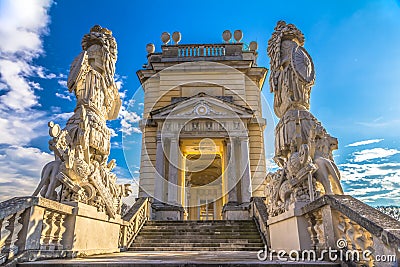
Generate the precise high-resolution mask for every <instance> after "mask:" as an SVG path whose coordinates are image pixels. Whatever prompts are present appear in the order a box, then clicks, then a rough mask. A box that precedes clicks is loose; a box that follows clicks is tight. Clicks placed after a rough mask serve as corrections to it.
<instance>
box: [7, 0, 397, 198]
mask: <svg viewBox="0 0 400 267" xmlns="http://www.w3.org/2000/svg"><path fill="white" fill-rule="evenodd" d="M278 20H286V21H287V22H288V23H294V24H296V25H297V27H298V28H300V29H301V30H302V31H303V33H304V34H305V37H306V43H305V47H306V49H307V50H308V51H309V53H310V54H311V56H312V58H313V60H314V64H315V67H316V73H317V79H316V85H315V86H314V87H313V91H312V95H311V111H312V112H313V113H314V114H315V116H316V117H317V118H318V119H319V120H320V121H322V122H323V124H324V126H325V127H326V128H327V130H328V131H329V132H330V133H331V134H332V135H333V136H335V137H337V138H339V150H338V151H337V152H335V158H336V161H337V163H338V165H339V167H340V169H341V170H342V184H343V185H344V189H345V191H346V193H347V194H350V195H353V196H355V197H358V198H359V199H361V200H363V201H365V202H367V203H369V204H372V205H391V204H395V205H400V139H399V137H400V104H399V103H400V94H399V93H398V90H399V89H400V4H399V1H390V0H383V1H367V0H363V1H252V2H246V1H219V2H215V1H201V2H193V3H192V2H190V1H173V2H171V1H150V2H149V1H77V0H68V1H55V2H54V1H50V0H0V129H1V134H0V173H1V175H0V200H4V199H7V198H9V197H11V196H17V195H29V194H31V193H32V191H33V189H34V188H35V186H36V184H37V183H38V180H39V176H40V170H41V168H42V166H43V165H44V164H45V163H46V162H47V161H49V160H52V157H53V156H52V155H51V154H50V151H49V150H48V147H47V142H48V140H49V137H48V134H47V122H48V121H49V120H55V121H56V122H58V123H60V124H62V126H64V124H65V121H66V119H67V118H68V116H69V115H70V113H71V112H72V111H73V109H74V106H75V103H74V96H73V95H71V94H69V93H68V92H67V89H66V87H65V82H66V79H67V75H68V69H69V65H70V63H71V62H72V60H73V58H74V57H75V56H76V55H78V53H79V52H80V51H81V47H80V41H81V38H82V36H83V34H85V33H87V32H88V31H89V29H90V27H91V26H93V25H94V24H100V25H102V26H103V27H108V28H110V29H111V30H112V31H113V33H114V36H115V37H116V39H117V42H118V52H119V54H118V62H117V73H118V76H117V77H116V78H117V81H118V84H119V85H120V87H121V88H120V91H121V95H122V96H123V99H124V101H123V102H124V107H125V108H123V110H122V111H121V113H120V117H119V119H118V120H116V121H113V122H111V123H110V126H111V127H112V128H113V129H114V131H115V136H114V137H113V138H112V147H113V150H112V154H111V157H113V158H116V159H117V163H118V168H117V174H118V176H119V177H120V180H121V181H129V180H131V179H132V177H137V171H138V165H139V157H140V152H139V146H140V134H139V133H137V128H136V127H137V121H138V119H140V115H141V114H140V105H139V103H140V102H141V96H142V94H141V92H138V93H136V91H137V90H138V88H139V82H138V79H137V77H136V74H135V72H136V71H137V70H138V69H140V68H141V66H142V65H143V64H144V63H145V62H146V51H145V46H146V44H147V43H149V42H152V43H154V44H155V45H156V50H158V51H159V50H160V45H161V41H160V35H161V33H162V32H164V31H168V32H171V33H172V32H173V31H180V32H181V33H182V41H181V43H218V42H221V41H222V40H221V39H222V38H221V34H222V32H223V31H224V30H226V29H229V30H231V31H234V30H236V29H241V30H242V31H243V33H244V38H243V41H244V42H245V43H249V42H250V41H253V40H254V41H257V42H258V44H259V59H258V64H259V65H260V66H266V67H267V68H268V67H269V59H268V58H267V55H266V46H267V41H268V39H269V37H270V35H271V33H272V31H273V28H274V26H275V24H276V22H277V21H278ZM139 91H140V89H139ZM135 93H136V94H135ZM263 93H264V96H265V99H266V102H267V103H269V104H270V105H271V104H272V101H273V96H272V95H271V94H270V93H269V86H268V84H267V83H266V84H265V85H264V91H263ZM132 99H134V100H135V104H136V107H137V109H135V110H134V111H132V110H129V109H126V107H127V105H128V104H129V102H131V103H132V102H133V101H132ZM130 100H131V101H130ZM122 135H124V137H125V138H129V141H131V144H133V146H130V147H129V153H128V154H129V157H128V158H127V162H128V164H127V163H126V162H125V159H124V152H123V149H122ZM138 141H139V142H138ZM135 142H136V143H135ZM127 165H129V166H130V170H131V172H129V171H128V169H127Z"/></svg>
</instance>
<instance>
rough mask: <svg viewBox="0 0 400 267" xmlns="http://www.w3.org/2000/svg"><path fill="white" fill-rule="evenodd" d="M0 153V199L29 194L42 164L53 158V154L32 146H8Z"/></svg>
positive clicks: (38, 178)
mask: <svg viewBox="0 0 400 267" xmlns="http://www.w3.org/2000/svg"><path fill="white" fill-rule="evenodd" d="M0 154H1V157H0V173H1V176H0V190H1V191H0V201H3V200H6V199H8V198H11V197H14V196H22V195H31V194H32V193H33V191H34V190H35V188H36V186H37V184H38V182H39V180H40V173H41V170H42V168H43V166H44V165H45V164H46V163H47V162H49V161H52V160H54V156H52V155H50V154H49V153H45V152H42V151H40V149H38V148H33V147H22V146H9V147H7V148H2V149H0Z"/></svg>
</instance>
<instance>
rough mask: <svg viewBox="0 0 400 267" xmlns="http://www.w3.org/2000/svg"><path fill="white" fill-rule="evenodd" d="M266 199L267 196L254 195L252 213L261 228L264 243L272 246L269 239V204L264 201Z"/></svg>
mask: <svg viewBox="0 0 400 267" xmlns="http://www.w3.org/2000/svg"><path fill="white" fill-rule="evenodd" d="M264 200H265V198H263V197H253V201H252V206H251V213H252V217H253V219H254V220H255V222H256V224H257V227H258V228H259V231H260V234H261V237H262V239H263V242H264V244H265V245H266V246H267V247H270V245H271V242H270V239H269V229H268V224H267V220H268V210H267V206H266V205H265V203H264Z"/></svg>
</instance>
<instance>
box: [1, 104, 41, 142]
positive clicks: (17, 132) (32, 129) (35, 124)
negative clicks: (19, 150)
mask: <svg viewBox="0 0 400 267" xmlns="http://www.w3.org/2000/svg"><path fill="white" fill-rule="evenodd" d="M45 115H46V114H45V113H44V112H41V111H32V110H28V111H21V112H19V113H16V112H7V111H3V110H0V129H1V134H0V144H3V145H28V144H29V143H30V141H31V140H32V139H35V138H37V137H39V136H46V135H47V128H46V124H47V117H45Z"/></svg>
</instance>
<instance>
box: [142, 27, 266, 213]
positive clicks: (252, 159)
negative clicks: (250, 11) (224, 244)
mask: <svg viewBox="0 0 400 267" xmlns="http://www.w3.org/2000/svg"><path fill="white" fill-rule="evenodd" d="M174 34H175V35H179V33H174ZM235 34H237V35H241V32H240V31H238V32H235ZM165 35H166V33H165ZM167 38H168V39H167V40H169V36H167ZM226 40H227V41H226V43H224V44H194V45H180V44H177V43H175V44H172V45H168V44H167V43H166V44H165V45H163V46H162V51H161V52H154V47H153V46H152V45H151V44H149V46H148V47H149V51H148V52H149V53H148V56H147V58H148V63H147V64H146V65H145V68H144V69H142V70H139V71H138V72H137V75H138V77H139V79H140V82H141V84H142V87H143V90H144V93H145V95H144V113H143V120H142V122H141V127H142V131H143V141H142V154H141V155H142V158H141V166H140V184H139V190H140V191H139V197H143V196H151V197H154V201H155V202H154V204H153V207H154V209H155V218H157V219H178V220H179V219H189V220H199V219H208V220H210V219H214V220H216V219H222V218H239V217H242V218H249V215H248V208H249V204H250V200H251V197H252V196H253V195H254V196H262V194H263V188H261V187H260V185H261V184H262V183H263V181H264V178H265V171H266V170H265V153H264V142H263V130H264V127H265V123H266V122H265V120H264V119H263V118H262V108H261V88H262V86H263V84H264V80H265V77H266V74H267V69H266V68H264V67H259V66H257V63H256V60H257V52H256V43H253V44H252V46H251V47H249V48H245V47H244V44H243V43H241V42H239V41H240V39H237V41H235V42H230V38H227V39H226ZM178 42H179V41H178Z"/></svg>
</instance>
